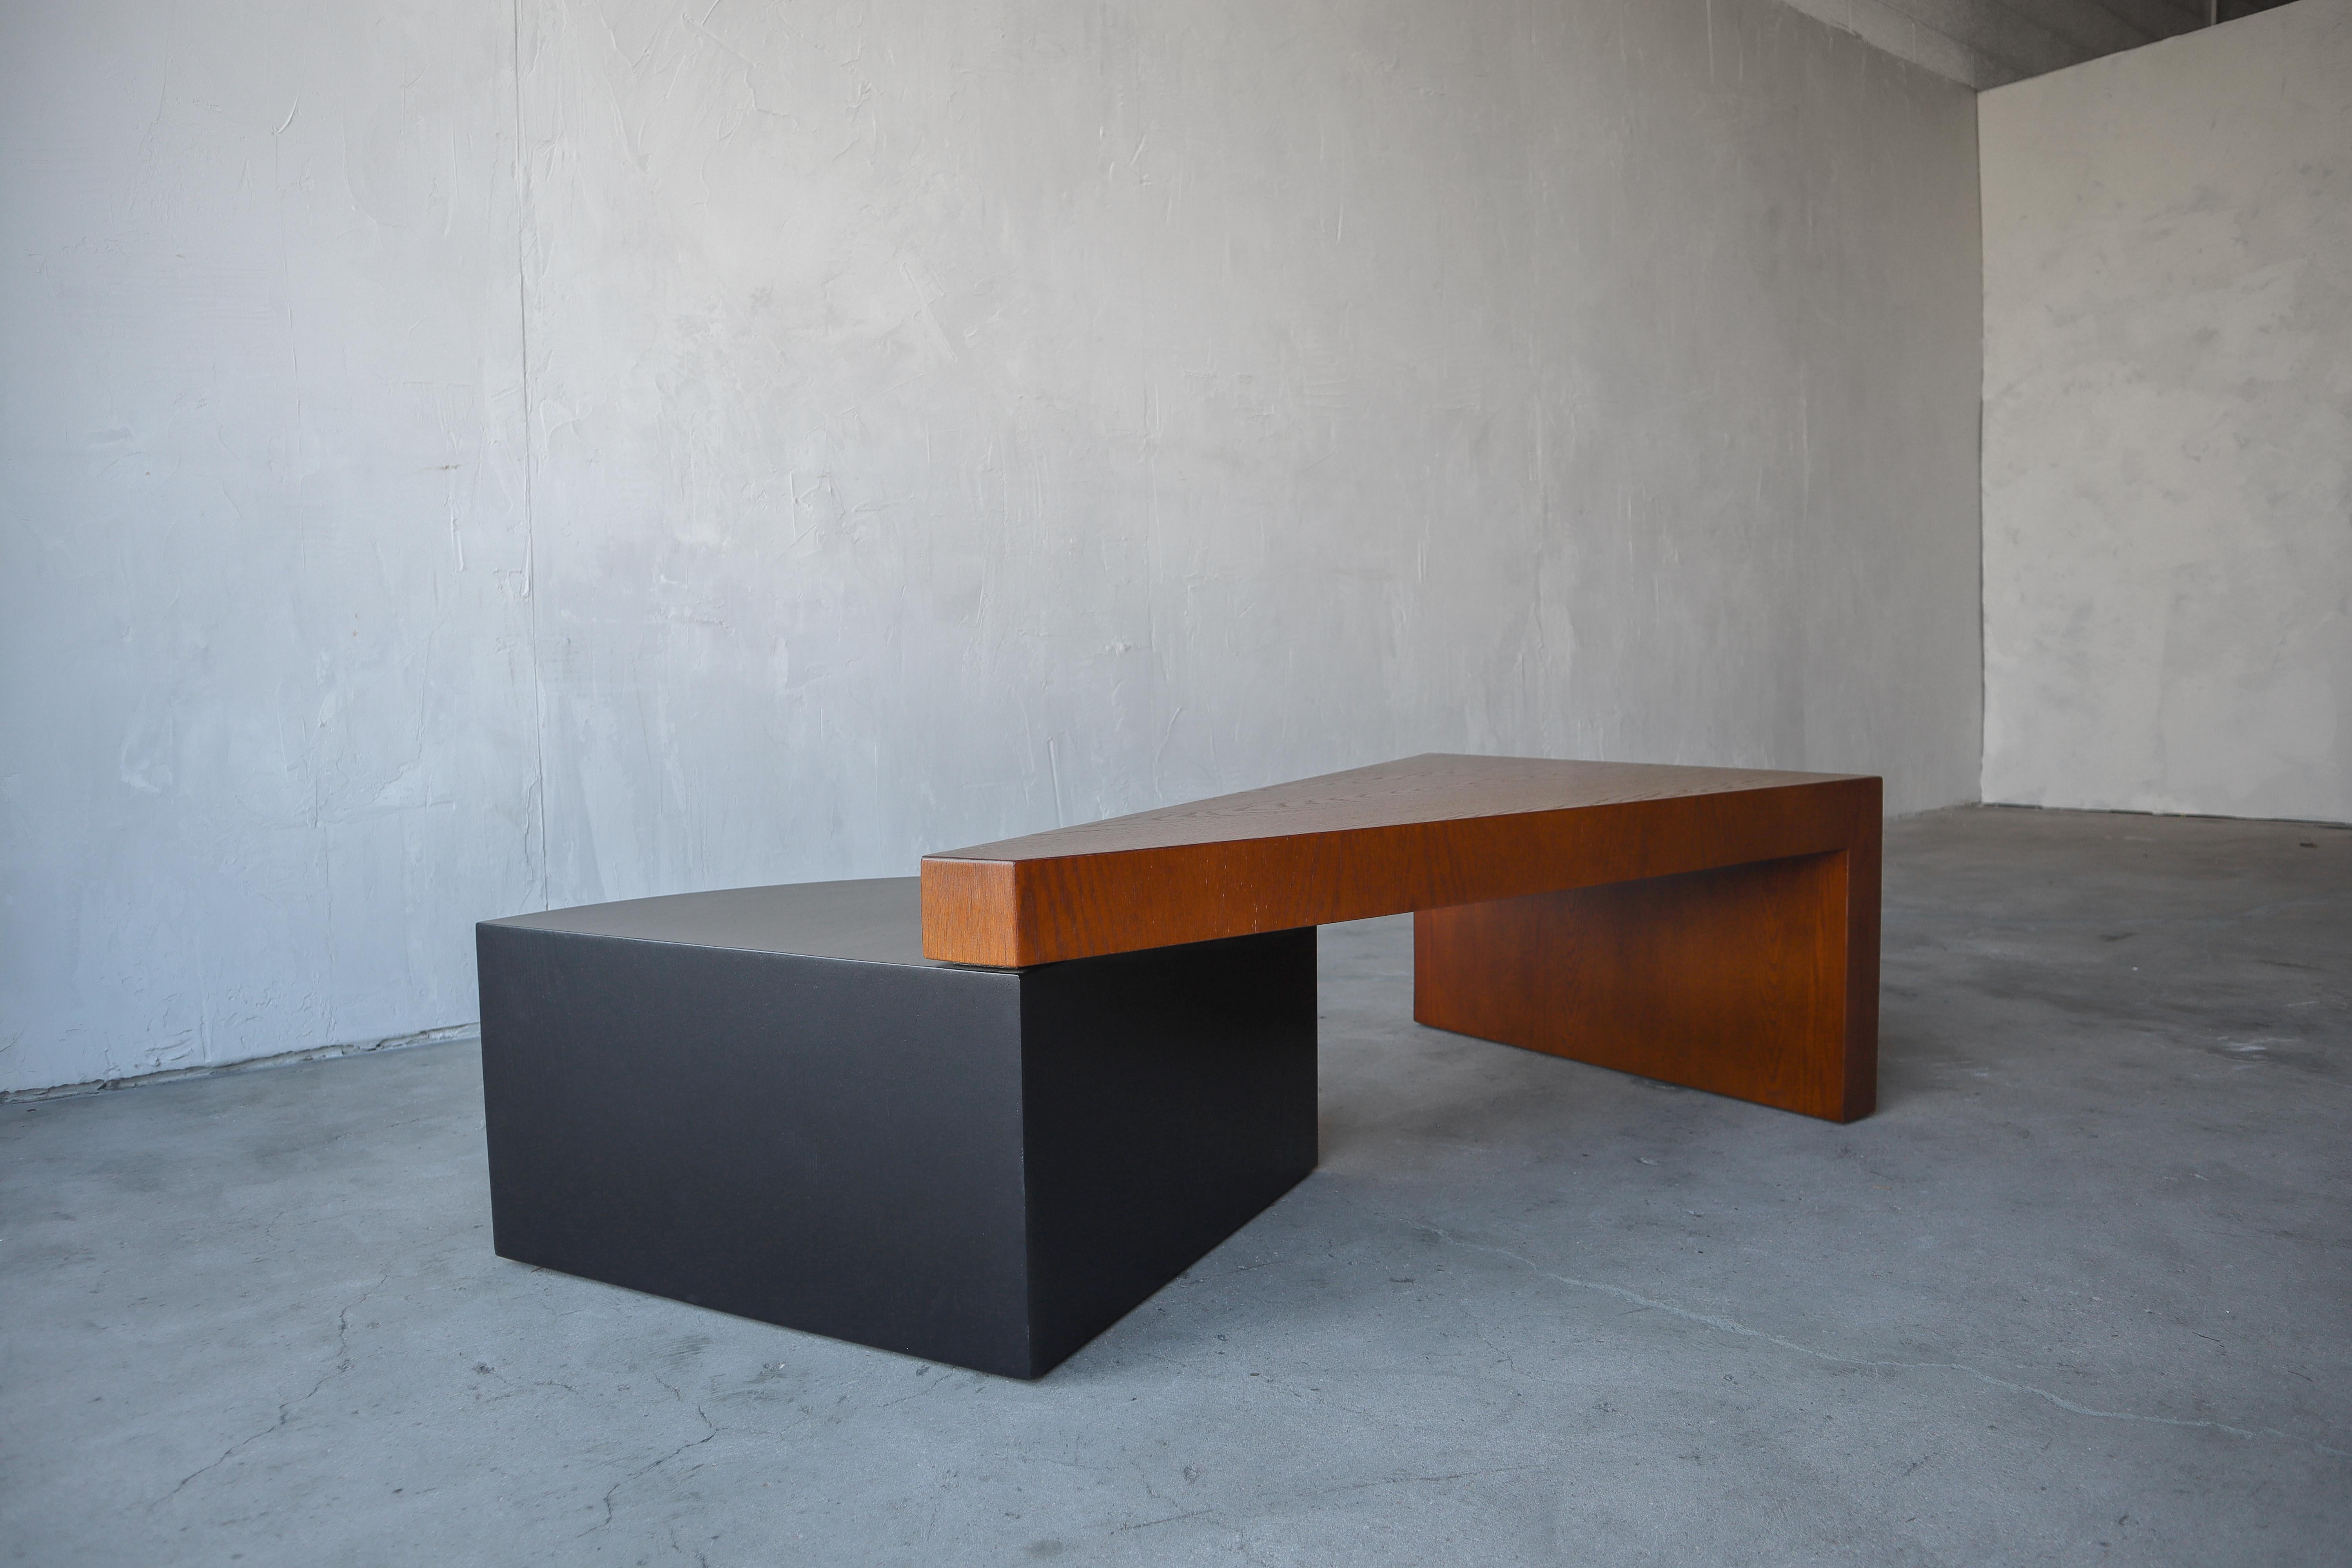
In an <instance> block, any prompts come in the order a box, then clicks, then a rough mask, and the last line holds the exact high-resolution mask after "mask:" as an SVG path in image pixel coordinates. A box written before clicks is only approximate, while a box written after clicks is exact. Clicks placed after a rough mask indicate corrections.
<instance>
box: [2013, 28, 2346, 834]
mask: <svg viewBox="0 0 2352 1568" xmlns="http://www.w3.org/2000/svg"><path fill="white" fill-rule="evenodd" d="M1979 113H1980V117H1981V125H1982V135H1983V146H1984V215H1985V434H1984V443H1985V447H1984V484H1985V492H1984V540H1985V704H1986V706H1985V769H1984V795H1985V798H1986V799H1988V800H1995V801H2011V802H2019V803H2023V804H2030V805H2065V806H2091V807H2121V808H2126V809H2131V810H2138V811H2169V812H2199V813H2206V814H2211V815H2217V816H2278V817H2304V818H2315V819H2323V820H2333V821H2344V820H2352V0H2298V3H2297V4H2294V5H2286V6H2283V7H2281V8H2279V9H2277V10H2274V11H2268V12H2264V13H2263V14H2261V15H2259V16H2251V17H2247V18H2245V19H2244V20H2242V21H2236V22H2230V23H2226V24H2224V25H2223V26H2220V27H2218V28H2215V29H2213V30H2211V31H2210V32H2204V33H2198V34H2192V35H2189V36H2188V37H2180V38H2175V39H2171V40H2169V41H2168V42H2166V43H2162V44H2158V45H2154V46H2152V47H2148V48H2146V49H2142V50H2139V51H2137V52H2136V53H2133V54H2129V55H2118V56H2116V57H2114V58H2108V59H2104V60H2097V61H2094V62H2092V63H2091V64H2088V65H2084V66H2078V67H2076V68H2074V69H2072V70H2068V71H2063V72H2061V73H2059V74H2057V75H2055V76H2048V77H2043V78H2041V79H2037V80H2034V81H2030V82H2023V83H2020V84H2019V85H2017V86H2014V87H2007V88H2002V89H1999V90H1997V91H1994V92H1990V93H1987V94H1986V95H1985V96H1984V97H1983V99H1982V100H1980V104H1979Z"/></svg>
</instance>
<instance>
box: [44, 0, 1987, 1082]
mask: <svg viewBox="0 0 2352 1568" xmlns="http://www.w3.org/2000/svg"><path fill="white" fill-rule="evenodd" d="M0 26H5V28H6V30H7V44H8V47H6V48H5V50H0V70H5V71H6V72H8V73H9V76H8V79H7V80H6V82H5V88H0V115H5V117H6V120H5V126H6V132H5V134H6V137H7V144H8V146H9V148H10V150H11V151H10V156H9V159H8V161H7V163H6V164H5V174H0V177H5V179H7V180H8V181H9V182H10V184H9V186H8V188H7V190H6V191H5V208H0V210H5V214H6V216H5V222H6V223H7V225H8V240H9V243H8V245H7V247H5V257H0V268H5V271H0V321H5V329H0V330H5V333H6V338H5V356H0V378H4V379H0V395H5V399H6V403H5V409H6V415H5V418H6V423H5V459H6V467H5V473H0V509H5V510H0V527H5V535H0V539H5V550H6V552H7V561H8V571H7V573H6V574H5V580H0V595H5V603H0V637H5V639H6V640H5V656H6V658H7V659H8V661H9V668H10V670H11V672H12V679H11V680H10V681H9V683H8V686H7V689H6V691H5V696H0V700H5V704H6V707H5V715H4V716H0V723H5V730H0V745H5V760H0V808H5V812H6V814H7V815H6V817H5V822H6V830H7V833H8V836H9V837H8V858H7V867H6V876H7V879H8V881H7V889H6V896H7V904H6V916H5V918H6V921H7V926H6V931H5V940H0V978H5V1008H6V1015H5V1033H0V1045H5V1047H6V1049H5V1055H0V1084H13V1085H27V1084H48V1083H59V1082H68V1081H78V1080H84V1079H93V1078H99V1077H102V1076H110V1075H113V1074H118V1073H133V1072H140V1071H146V1070H152V1069H153V1068H162V1067H171V1066H175V1065H186V1064H190V1063H194V1062H201V1061H207V1060H227V1059H235V1058H242V1057H248V1056H254V1055H259V1054H266V1053H269V1052H275V1051H282V1050H289V1049H297V1048H304V1047H315V1046H321V1045H328V1044H332V1043H337V1042H341V1041H352V1040H363V1039H368V1038H376V1037H384V1036H389V1035H394V1034H397V1033H400V1032H402V1031H406V1030H416V1029H424V1028H428V1027H432V1026H445V1025H452V1024H460V1023H463V1022H465V1021H466V1020H467V1019H470V1018H471V1017H472V1016H473V1005H472V1000H471V996H470V991H469V988H470V985H471V982H472V971H471V964H470V957H469V950H468V946H467V944H468V942H469V936H470V933H469V929H468V928H469V926H470V923H471V922H472V921H475V920H476V919H478V918H480V917H483V916H488V915H493V914H502V913H509V912H513V911H515V910H521V909H526V908H531V907H536V906H539V905H541V904H542V903H553V904H558V905H561V904H565V903H575V902H583V901H589V900H600V899H612V898H624V897H629V896H633V895H637V894H645V893H653V892H664V891H677V890H684V889H693V888H699V887H710V886H724V885H735V884H743V883H753V882H761V881H771V880H792V879H807V878H818V877H829V876H854V875H866V874H875V875H879V874H891V873H903V872H906V871H908V870H909V869H911V868H912V866H913V863H914V861H915V858H916V857H917V856H918V855H919V853H920V852H921V851H922V850H924V849H926V848H934V847H950V846H953V845H957V844H963V843H970V842H973V841H976V840H980V839H985V838H989V837H997V836H1000V835H1003V834H1009V833H1013V832H1019V831H1024V830H1029V829H1034V828H1038V827H1043V826H1053V825H1054V824H1055V823H1061V822H1076V821H1083V820H1087V819H1089V818H1092V817H1095V816H1101V815H1105V814H1108V813H1114V812H1118V811H1125V810H1131V809H1136V808H1139V807H1143V806H1147V805H1155V804H1160V803H1163V802H1173V801H1178V800H1182V799H1186V798H1190V797H1193V796H1198V795H1205V794H1210V793H1213V792H1217V791H1223V790H1232V789H1238V788H1244V787H1247V786H1252V785H1256V784H1265V783H1267V782H1270V781H1273V780H1276V779H1279V778H1282V777H1285V776H1296V775H1299V774H1303V773H1312V772H1317V771H1320V770H1325V769H1330V768H1338V767H1345V766H1350V765H1354V764H1358V763H1366V762H1371V761H1376V760H1379V759H1381V758H1385V757H1390V756H1394V755H1398V754H1402V753H1406V752H1415V751H1422V750H1428V749H1454V750H1470V751H1496V752H1531V753H1547V754H1553V755H1570V756H1573V755H1584V756H1599V757H1613V758H1628V759H1651V760H1658V761H1683V762H1706V763H1730V764H1753V765H1773V766H1787V767H1814V768H1825V769H1848V770H1856V771H1867V772H1874V773H1885V774H1886V775H1887V778H1888V785H1889V790H1888V800H1889V804H1890V806H1891V807H1893V808H1894V809H1897V810H1908V809H1917V808H1921V807H1926V806H1932V805H1941V804H1944V803H1947V802H1950V801H1955V800H1961V799H1966V798H1969V797H1970V796H1972V795H1973V794H1974V791H1975V786H1976V780H1977V768H1978V757H1979V668H1978V651H1977V650H1978V624H1977V616H1978V604H1979V595H1978V563H1979V542H1978V537H1977V526H1976V525H1977V467H1976V444H1975V434H1976V414H1977V393H1978V375H1979V360H1978V353H1977V345H1978V334H1979V327H1980V316H1979V271H1978V249H1977V246H1978V234H1977V223H1976V194H1977V171H1976V139H1975V131H1974V108H1973V102H1972V99H1971V97H1970V95H1969V93H1968V92H1967V91H1965V90H1964V89H1958V88H1956V87H1954V86H1953V85H1951V84H1950V83H1948V82H1946V81H1943V80H1940V79H1936V78H1934V77H1933V76H1931V75H1929V74H1927V73H1926V72H1924V71H1921V70H1918V69H1916V68H1910V67H1906V66H1905V65H1903V64H1901V63H1899V62H1897V61H1895V60H1894V59H1891V58H1888V57H1886V56H1885V55H1883V54H1880V53H1878V52H1876V51H1874V50H1873V49H1871V48H1869V47H1866V46H1864V45H1863V44H1862V43H1860V42H1859V41H1857V40H1856V39H1854V38H1853V37H1849V36H1846V35H1843V34H1841V33H1838V32H1835V31H1833V30H1832V29H1830V28H1827V27H1823V26H1818V25H1815V24H1812V23H1811V22H1808V21H1806V20H1804V19H1802V18H1801V17H1797V16H1793V15H1792V14H1791V13H1790V12H1789V11H1787V10H1786V9H1785V8H1783V7H1781V6H1780V5H1777V4H1775V3H1774V0H1657V3H1654V4H1651V3H1645V4H1643V5H1599V4H1589V3H1584V0H1566V3H1563V4H1560V5H1549V6H1540V7H1531V6H1528V5H1516V4H1501V3H1499V0H1472V3H1468V4H1465V5H1452V6H1442V7H1431V6H1406V5H1352V6H1349V7H1345V8H1336V9H1335V8H1332V7H1328V6H1325V5H1314V4H1306V3H1303V0H1275V3H1271V4H1268V3H1265V0H1251V3H1247V4H1244V3H1242V0H1186V3H1184V4H1181V5H1171V6H1166V7H1160V8H1158V9H1156V10H1145V11H1140V12H1136V11H1129V10H1123V9H1120V8H1105V7H1101V6H1097V5H1081V4H1077V3H1076V0H1042V3H1033V4H1018V5H1014V4H981V5H971V6H963V7H940V6H937V5H918V4H914V3H913V0H884V3H881V4H875V5H853V6H814V5H753V4H735V3H730V4H722V5H719V6H717V7H716V8H713V7H711V6H710V5H708V4H707V0H705V3H701V4H697V5H692V6H689V7H687V8H685V9H677V8H673V7H669V6H667V5H656V4H652V3H649V0H610V3H608V4H605V5H592V4H587V3H584V0H581V3H573V0H522V4H521V5H520V6H519V8H518V9H517V10H516V11H515V12H514V13H513V14H512V15H511V16H506V15H501V16H499V17H498V18H497V19H495V20H494V21H493V20H485V19H484V18H483V16H482V15H481V14H480V13H478V12H477V11H471V10H468V9H467V8H464V7H457V6H451V5H442V4H437V0H436V4H433V5H417V6H415V7H411V8H409V9H408V10H407V11H405V12H404V13H403V15H402V18H401V20H399V21H398V22H396V23H394V22H387V21H383V20H380V19H376V18H373V17H372V16H362V15H361V14H360V13H359V12H357V11H356V10H355V9H353V8H351V7H347V6H345V5H341V4H330V5H323V6H313V7H309V8H300V7H293V6H281V7H278V9H277V10H275V11H257V10H256V9H255V8H253V7H250V6H231V5H227V4H226V0H192V3H190V4H184V5H178V6H174V7H164V6H162V5H114V6H113V7H111V8H108V7H106V6H103V5H97V6H93V5H70V6H69V5H66V4H64V0H37V3H36V4H33V5H19V6H17V7H14V8H12V9H11V10H10V12H9V13H8V16H7V20H6V21H5V23H0ZM27 674H29V675H32V676H34V677H35V679H24V678H23V677H24V676H25V675H27Z"/></svg>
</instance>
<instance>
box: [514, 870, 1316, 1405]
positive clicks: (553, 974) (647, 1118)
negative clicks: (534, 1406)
mask: <svg viewBox="0 0 2352 1568" xmlns="http://www.w3.org/2000/svg"><path fill="white" fill-rule="evenodd" d="M918 886H919V884H918V883H917V882H916V880H915V879H912V878H908V879H897V880H893V881H885V882H866V883H815V884H804V885H802V886H800V887H796V888H781V889H739V890H736V891H732V892H726V893H705V894H693V895H688V896H685V897H682V898H675V899H651V900H634V901H632V902H629V903H625V904H613V905H600V906H594V907H593V908H591V909H587V910H564V911H560V912H559V913H555V914H551V915H535V916H526V917H523V918H521V919H519V920H512V921H488V922H485V923H484V924H483V925H482V926H481V927H479V928H478V952H479V957H480V973H481V986H482V1074H483V1084H484V1090H485V1104H486V1112H487V1115H486V1125H487V1130H488V1142H489V1155H490V1195H491V1205H492V1214H493V1227H494V1232H495V1237H496V1244H497V1247H498V1250H499V1254H500V1255H501V1256H503V1257H507V1258H516V1259H519V1260H520V1261H524V1262H529V1263H534V1264H539V1265H541V1266H544V1267H548V1268H559V1269H562V1270H563V1271H564V1272H566V1273H572V1274H578V1275H583V1276H585V1277H587V1278H590V1279H601V1280H604V1281H607V1282H609V1283H613V1284H618V1285H625V1286H629V1287H631V1288H633V1289H640V1290H646V1291H649V1292H652V1293H654V1294H656V1295H662V1296H667V1297H671V1298H674V1299H676V1300H684V1301H690V1302H694V1303H696V1304H698V1305H702V1306H708V1307H714V1308H718V1309H719V1310H725V1311H730V1312H734V1313H738V1314H740V1315H742V1316H745V1317H751V1318H757V1319H761V1320H762V1321H769V1322H774V1323H781V1324H784V1325H786V1326H788V1327H792V1328H799V1329H807V1330H811V1331H815V1332H818V1333H824V1334H829V1335H832V1336H834V1337H835V1338H839V1339H846V1340H853V1341H856V1342H859V1343H863V1344H871V1345H877V1346H880V1347H882V1348H885V1349H888V1350H894V1351H899V1352H905V1353H907V1354H910V1355H917V1356H922V1357H925V1358H927V1359H930V1360H934V1361H941V1362H948V1363H954V1364H956V1365H960V1366H969V1367H974V1368H977V1369H979V1370H982V1371H986V1372H992V1373H1003V1374H1007V1375H1011V1376H1016V1377H1035V1376H1039V1375H1042V1374H1043V1373H1045V1372H1046V1371H1048V1370H1050V1369H1051V1368H1052V1367H1053V1366H1054V1365H1055V1363H1058V1362H1060V1361H1061V1360H1063V1359H1064V1358H1065V1357H1066V1356H1067V1355H1068V1354H1069V1353H1070V1352H1072V1351H1075V1350H1076V1349H1077V1348H1078V1347H1079V1346H1080V1345H1082V1344H1084V1343H1085V1342H1087V1340H1088V1339H1091V1338H1092V1337H1093V1336H1094V1335H1095V1334H1097V1333H1098V1332H1099V1331H1101V1330H1102V1329H1104V1328H1105V1327H1108V1325H1109V1324H1110V1323H1111V1322H1113V1321H1117V1320H1118V1318H1119V1317H1120V1316H1122V1315H1123V1314H1124V1313H1126V1312H1127V1311H1128V1310H1131V1309H1132V1308H1133V1307H1134V1306H1135V1305H1136V1304H1137V1303H1139V1302H1140V1301H1141V1300H1143V1299H1144V1298H1146V1297H1148V1296H1149V1295H1150V1294H1151V1293H1152V1292H1153V1291H1154V1290H1156V1289H1159V1288H1160V1286H1161V1285H1163V1284H1165V1283H1167V1281H1168V1280H1169V1279H1172V1278H1174V1277H1175V1276H1176V1275H1177V1274H1178V1273H1181V1271H1182V1270H1183V1269H1184V1268H1186V1267H1187V1266H1189V1265H1190V1264H1191V1263H1192V1262H1193V1260H1195V1259H1196V1258H1199V1257H1200V1256H1201V1255H1202V1253H1204V1252H1206V1251H1207V1250H1208V1249H1209V1248H1210V1247H1214V1246H1215V1245H1216V1244H1217V1243H1218V1242H1219V1241H1222V1240H1223V1238H1224V1237H1226V1236H1228V1235H1230V1234H1232V1232H1233V1231H1234V1230H1235V1229H1236V1228H1238V1227H1239V1226H1241V1225H1243V1224H1244V1223H1245V1222H1246V1221H1247V1220H1248V1219H1249V1218H1250V1217H1251V1216H1252V1215H1255V1214H1256V1213H1257V1212H1258V1211H1259V1210H1260V1209H1262V1208H1263V1207H1265V1205H1266V1204H1268V1203H1270V1202H1272V1201H1273V1200H1274V1199H1275V1198H1276V1197H1278V1196H1279V1195H1280V1194H1282V1193H1283V1192H1285V1191H1286V1190H1287V1189H1288V1188H1289V1187H1290V1186H1291V1185H1293V1184H1295V1183H1297V1181H1298V1180H1299V1179H1300V1178H1301V1177H1303V1176H1305V1175H1306V1174H1307V1172H1308V1171H1310V1170H1312V1169H1313V1167H1314V1163H1315V1153H1316V1149H1315V1135H1316V1134H1315V1128H1316V1122H1315V981H1314V953H1315V946H1314V933H1313V931H1283V932H1276V933H1273V934H1271V935H1265V936H1252V937H1244V938H1239V939H1236V940H1234V941H1230V942H1203V943H1200V944H1197V945H1194V946H1190V947H1181V948H1164V949H1160V950H1156V951H1154V952H1143V953H1129V954H1122V955H1119V956H1118V957H1114V958H1104V959H1091V960H1085V961H1081V962H1079V963H1066V964H1052V965H1046V966H1043V967H1040V968H1036V969H1030V970H1023V971H1012V970H984V969H969V968H963V967H960V966H956V965H951V964H940V963H929V962H928V961H924V960H922V959H921V958H920V957H919V945H920V938H921V911H920V902H919V896H918V893H917V889H918ZM829 911H837V912H838V913H839V914H840V916H841V920H842V927H841V931H840V932H838V933H835V934H833V935H830V936H828V935H826V934H825V933H824V931H818V930H817V929H816V928H819V927H822V926H823V925H824V920H825V917H826V915H827V913H828V912H829ZM793 932H805V933H811V940H810V945H811V946H812V947H816V948H820V949H829V950H832V951H829V952H819V953H792V952H778V951H774V944H776V943H777V942H781V941H782V940H785V933H793ZM900 944H903V946H902V950H903V951H907V952H914V953H916V954H917V956H914V957H911V958H908V959H905V960H896V959H888V958H883V957H878V956H874V955H877V954H880V953H885V952H890V951H892V950H893V948H894V946H897V945H900ZM842 950H847V951H846V952H844V951H842ZM850 954H855V955H856V956H851V955H850Z"/></svg>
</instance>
